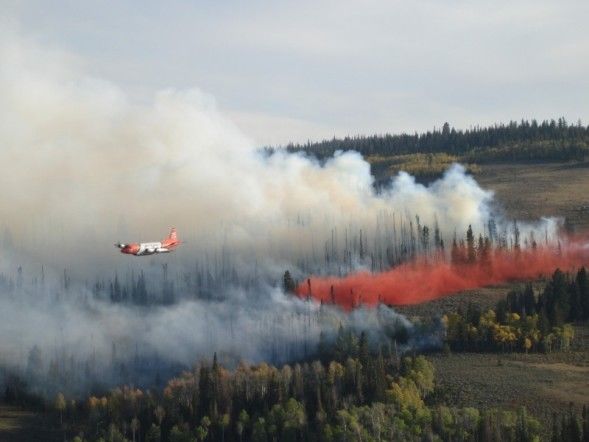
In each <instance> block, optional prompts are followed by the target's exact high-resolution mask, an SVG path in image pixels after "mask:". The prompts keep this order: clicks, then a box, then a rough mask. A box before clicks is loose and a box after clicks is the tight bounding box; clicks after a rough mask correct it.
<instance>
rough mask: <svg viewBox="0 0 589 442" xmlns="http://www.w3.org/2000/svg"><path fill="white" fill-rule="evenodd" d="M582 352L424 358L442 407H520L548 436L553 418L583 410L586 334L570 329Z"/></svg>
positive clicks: (587, 385) (588, 355) (588, 361)
mask: <svg viewBox="0 0 589 442" xmlns="http://www.w3.org/2000/svg"><path fill="white" fill-rule="evenodd" d="M576 331H577V334H581V335H583V338H582V339H584V343H583V347H584V348H578V347H579V346H580V345H579V344H580V342H577V349H575V350H572V351H569V352H555V353H550V354H522V353H510V354H478V353H459V354H450V355H447V356H444V355H441V354H437V355H430V360H431V361H432V362H433V364H434V366H435V368H436V381H437V395H439V397H441V398H443V400H445V401H446V403H447V404H448V405H456V406H462V407H464V406H472V407H477V408H481V409H489V408H494V407H497V408H506V409H513V410H515V409H517V408H518V407H520V406H525V407H526V409H527V410H528V412H529V413H530V414H532V415H533V416H535V417H536V418H537V419H538V420H539V421H540V422H541V423H542V425H543V428H544V431H545V434H548V433H549V431H550V428H551V425H552V417H553V414H554V413H562V412H563V411H565V410H567V409H568V407H569V406H570V404H572V406H573V407H574V408H575V409H576V411H577V412H579V411H580V410H581V409H582V407H583V405H589V349H588V347H587V345H586V344H587V342H589V329H588V327H587V326H584V327H576Z"/></svg>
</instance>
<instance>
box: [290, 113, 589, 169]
mask: <svg viewBox="0 0 589 442" xmlns="http://www.w3.org/2000/svg"><path fill="white" fill-rule="evenodd" d="M285 149H286V150H287V151H289V152H304V153H306V154H308V155H311V156H315V157H317V158H319V159H325V158H329V157H331V156H333V155H334V153H335V152H336V151H349V150H354V151H357V152H359V153H360V154H362V155H363V156H364V157H366V158H371V157H372V158H378V157H391V156H400V155H412V154H442V153H443V154H449V155H454V156H456V158H457V159H459V160H461V161H463V162H467V163H472V162H476V163H485V162H502V161H568V160H582V159H583V158H584V157H585V156H586V155H587V154H588V153H589V126H584V125H583V124H582V123H581V121H578V122H577V123H575V124H570V123H568V122H567V121H566V120H565V119H564V118H559V119H558V120H554V119H552V120H544V121H542V122H538V121H536V120H530V121H528V120H522V121H520V122H516V121H511V122H509V123H508V124H496V125H493V126H488V127H479V126H476V127H473V128H470V129H466V130H462V129H456V128H454V127H451V126H450V124H448V123H444V124H443V126H442V127H441V128H434V129H433V130H431V131H427V132H423V133H414V134H406V133H403V134H398V135H392V134H385V135H371V136H354V137H345V138H333V139H331V140H324V141H320V142H313V143H312V142H307V143H306V144H289V145H287V146H285Z"/></svg>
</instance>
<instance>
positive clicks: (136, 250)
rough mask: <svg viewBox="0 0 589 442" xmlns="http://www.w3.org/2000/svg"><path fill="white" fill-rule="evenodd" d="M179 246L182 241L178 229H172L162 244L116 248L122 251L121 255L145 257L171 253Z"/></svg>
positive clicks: (127, 245) (135, 244) (136, 244)
mask: <svg viewBox="0 0 589 442" xmlns="http://www.w3.org/2000/svg"><path fill="white" fill-rule="evenodd" d="M179 245H180V241H178V235H177V234H176V229H175V228H174V227H172V230H170V234H169V235H168V237H167V238H166V239H164V240H162V241H161V242H141V243H131V244H123V243H117V244H115V247H118V248H119V249H121V253H126V254H127V255H135V256H145V255H154V254H156V253H170V252H172V251H173V250H174V249H175V248H176V247H177V246H179Z"/></svg>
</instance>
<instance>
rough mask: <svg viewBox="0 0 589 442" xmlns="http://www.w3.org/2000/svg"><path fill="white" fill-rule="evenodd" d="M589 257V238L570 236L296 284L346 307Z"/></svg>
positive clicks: (423, 297)
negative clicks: (470, 258)
mask: <svg viewBox="0 0 589 442" xmlns="http://www.w3.org/2000/svg"><path fill="white" fill-rule="evenodd" d="M588 263H589V244H587V243H579V242H569V243H568V245H567V246H566V247H562V248H559V249H558V250H555V249H550V248H537V249H535V250H521V251H509V252H507V251H498V250H497V251H495V252H493V253H492V256H491V257H490V259H489V260H488V261H487V262H486V263H480V262H478V263H473V264H462V265H452V264H450V263H449V262H447V261H445V260H442V259H438V260H430V261H429V262H427V261H424V260H422V261H420V262H414V263H408V264H403V265H400V266H398V267H395V268H393V269H391V270H388V271H386V272H382V273H369V272H359V273H354V274H350V275H348V276H345V277H343V278H337V277H311V278H309V280H306V281H305V282H304V283H301V284H300V285H299V286H298V287H297V289H296V293H297V295H298V296H299V297H301V298H306V297H308V296H311V297H312V298H314V299H316V300H321V301H323V302H324V303H332V304H338V305H340V306H341V307H343V308H345V309H352V308H355V307H358V306H360V305H368V306H373V305H376V304H379V303H385V304H388V305H408V304H419V303H422V302H425V301H430V300H433V299H438V298H441V297H443V296H447V295H449V294H452V293H456V292H460V291H463V290H468V289H474V288H478V287H484V286H489V285H495V284H501V283H505V282H508V281H518V280H530V279H534V278H537V277H539V276H541V275H550V274H551V273H552V272H554V270H556V269H557V268H560V269H562V270H574V269H575V268H578V267H581V266H584V265H587V264H588Z"/></svg>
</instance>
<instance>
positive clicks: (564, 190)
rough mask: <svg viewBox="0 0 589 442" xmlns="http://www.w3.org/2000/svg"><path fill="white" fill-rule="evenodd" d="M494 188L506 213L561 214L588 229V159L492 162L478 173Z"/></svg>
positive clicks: (520, 215)
mask: <svg viewBox="0 0 589 442" xmlns="http://www.w3.org/2000/svg"><path fill="white" fill-rule="evenodd" d="M475 178H476V179H477V181H478V182H479V183H480V184H481V185H482V186H483V187H484V188H487V189H491V190H493V191H495V193H496V196H497V201H498V202H499V203H500V204H501V205H502V206H503V207H504V208H505V211H506V214H507V215H508V216H510V217H514V218H517V219H525V220H533V219H538V218H540V217H541V216H562V217H566V218H567V220H568V222H569V223H570V224H571V225H572V226H573V227H574V228H575V229H576V230H585V229H589V162H587V161H586V162H583V163H566V164H554V163H549V164H547V163H541V164H515V165H510V164H489V165H483V166H481V168H480V171H479V172H478V173H476V174H475Z"/></svg>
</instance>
